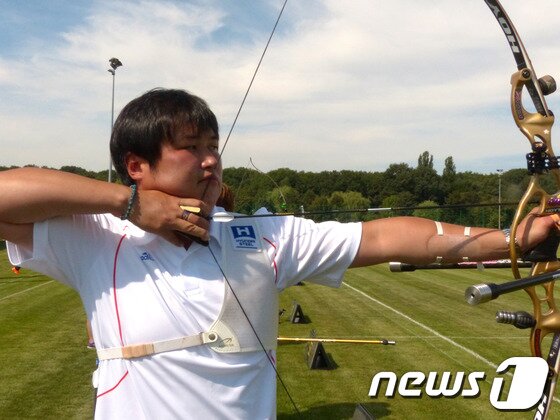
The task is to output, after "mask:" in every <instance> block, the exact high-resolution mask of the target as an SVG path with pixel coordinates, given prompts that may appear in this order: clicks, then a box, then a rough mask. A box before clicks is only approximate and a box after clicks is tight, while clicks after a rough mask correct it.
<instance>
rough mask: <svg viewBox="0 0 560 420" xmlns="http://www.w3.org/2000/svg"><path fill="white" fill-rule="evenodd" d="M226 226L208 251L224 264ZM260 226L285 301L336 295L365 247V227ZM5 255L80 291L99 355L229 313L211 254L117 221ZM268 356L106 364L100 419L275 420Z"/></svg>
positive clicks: (80, 220) (66, 225)
mask: <svg viewBox="0 0 560 420" xmlns="http://www.w3.org/2000/svg"><path fill="white" fill-rule="evenodd" d="M217 210H221V209H217ZM226 225H227V224H225V223H212V224H211V229H210V234H211V240H210V247H211V248H212V251H213V252H214V254H215V255H216V256H217V258H218V261H220V259H219V258H220V256H221V248H220V247H221V244H222V243H223V241H222V238H223V235H224V234H225V226H226ZM259 226H260V232H261V234H262V236H263V238H262V239H263V241H262V243H263V244H264V248H265V251H266V252H267V253H268V256H269V257H270V261H271V276H270V278H271V281H274V282H275V283H276V287H277V288H278V289H279V290H282V289H284V288H286V287H288V286H291V285H294V284H296V283H298V282H300V281H304V280H305V281H311V282H316V283H320V284H324V285H327V286H333V287H338V286H339V285H340V283H341V281H342V277H343V274H344V271H345V270H346V268H347V267H348V266H349V265H350V263H351V262H352V260H353V259H354V256H355V255H356V252H357V250H358V246H359V242H360V238H361V224H360V223H349V224H340V223H336V222H325V223H318V224H316V223H314V222H312V221H310V220H307V219H301V218H294V217H268V218H261V219H259ZM8 255H9V258H10V261H11V263H12V264H14V265H19V266H22V267H26V268H29V269H32V270H35V271H38V272H41V273H44V274H46V275H48V276H50V277H53V278H55V279H57V280H59V281H60V282H62V283H64V284H67V285H69V286H70V287H72V288H74V289H76V290H77V291H78V293H79V294H80V296H81V298H82V301H83V304H84V307H85V310H86V314H87V317H88V319H89V320H90V321H91V324H92V328H93V335H94V339H95V343H96V345H98V346H99V347H100V348H110V347H119V346H122V345H123V344H124V345H130V344H138V343H147V342H153V341H160V340H168V339H171V338H176V337H181V336H188V335H194V334H197V333H199V332H201V331H206V330H207V329H208V328H209V327H210V325H211V324H212V323H213V322H214V321H215V320H216V318H217V317H218V314H219V312H220V309H221V307H222V302H223V297H224V279H223V275H222V273H221V271H220V268H219V267H218V265H217V264H216V261H215V260H214V258H213V256H212V254H211V253H210V251H209V250H208V248H206V247H203V246H200V245H198V244H193V245H191V247H190V248H189V249H188V250H185V249H184V248H182V247H176V246H174V245H172V244H170V243H169V242H167V241H165V240H164V239H162V238H161V237H159V236H157V235H154V234H151V233H147V232H144V231H142V230H141V229H139V228H138V227H136V226H134V225H133V224H131V223H129V222H127V221H121V220H120V219H118V218H116V217H114V216H112V215H107V214H103V215H74V216H70V217H61V218H55V219H50V220H47V221H45V222H41V223H36V224H35V226H34V248H33V252H32V253H31V252H28V251H26V250H25V249H23V248H21V247H18V246H16V245H14V244H11V243H8ZM117 260H118V263H117ZM270 353H271V354H268V355H267V354H265V353H264V352H263V351H255V352H248V353H235V354H222V353H216V352H214V351H213V350H211V349H210V348H208V347H206V346H198V347H191V348H188V349H183V350H178V351H172V352H167V353H161V354H156V355H153V356H149V357H143V358H139V359H132V360H122V359H116V360H106V361H103V362H101V363H100V366H99V386H98V397H97V405H96V413H95V417H96V418H98V419H107V418H115V419H117V418H118V419H127V418H134V419H135V420H140V419H153V418H156V417H157V418H165V419H179V418H180V419H189V418H193V419H195V418H196V419H199V418H204V419H251V420H252V419H269V418H270V419H272V418H275V417H276V377H275V372H274V369H273V368H272V366H271V364H270V361H269V360H268V359H269V357H270V358H271V359H272V360H275V354H274V352H270Z"/></svg>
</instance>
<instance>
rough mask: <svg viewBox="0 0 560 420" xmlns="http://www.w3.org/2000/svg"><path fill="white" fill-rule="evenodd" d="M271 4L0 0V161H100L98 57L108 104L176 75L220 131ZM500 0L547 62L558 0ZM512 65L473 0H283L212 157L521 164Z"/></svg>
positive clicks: (324, 166)
mask: <svg viewBox="0 0 560 420" xmlns="http://www.w3.org/2000/svg"><path fill="white" fill-rule="evenodd" d="M282 4H283V0H258V1H257V0H253V1H250V0H221V1H219V0H199V1H196V0H189V1H159V0H149V1H95V0H94V1H83V0H49V1H43V0H26V1H15V0H0V10H1V12H0V97H1V98H2V100H1V101H0V145H1V148H0V150H1V153H0V166H10V165H18V166H22V165H26V164H35V165H39V166H50V167H55V168H59V167H61V166H63V165H76V166H81V167H83V168H85V169H88V170H94V171H100V170H104V169H107V168H108V165H109V151H108V142H109V135H110V127H111V105H112V98H113V97H112V82H113V79H112V76H111V74H110V73H109V72H108V71H107V70H108V69H109V61H108V60H109V59H110V58H112V57H117V58H119V59H120V60H121V62H122V63H123V66H122V67H120V68H118V69H117V71H116V75H115V94H114V112H115V114H114V115H115V118H116V116H117V114H118V112H119V111H120V110H121V109H122V107H123V106H124V105H125V104H126V103H127V102H128V101H130V100H131V99H133V98H135V97H137V96H139V95H141V94H142V93H144V92H146V91H147V90H150V89H152V88H154V87H165V88H180V89H185V90H188V91H189V92H192V93H194V94H196V95H198V96H200V97H202V98H204V99H205V100H206V101H207V102H208V103H209V104H210V106H211V108H212V109H213V110H214V112H215V113H216V115H217V117H218V121H219V123H220V135H221V138H222V142H223V140H225V138H226V136H227V134H228V132H229V131H230V128H231V126H232V123H233V120H234V118H235V115H236V113H237V111H238V109H239V107H240V104H241V101H242V99H243V96H244V94H245V91H246V90H247V87H248V85H249V82H250V81H251V78H252V76H253V73H254V70H255V68H256V66H257V63H258V60H259V58H260V56H261V54H262V52H263V49H264V47H265V45H266V41H267V39H268V37H269V36H270V32H271V30H272V27H273V25H274V22H275V21H276V18H277V16H278V13H279V11H280V9H281V7H282ZM502 4H503V5H504V7H505V9H506V11H507V12H508V14H509V16H510V18H511V20H512V21H513V23H514V24H515V26H516V28H517V31H518V33H519V34H520V36H521V38H522V40H523V42H524V44H525V47H526V49H527V52H528V53H529V56H530V58H531V60H532V63H533V65H534V67H535V70H536V72H537V74H538V75H539V76H542V75H544V74H551V75H552V76H555V75H556V76H558V77H560V76H559V75H558V74H559V73H560V25H558V20H559V18H560V2H558V0H540V1H539V2H538V3H533V2H527V1H521V0H502ZM515 71H516V66H515V62H514V59H513V55H512V53H511V50H510V49H509V46H508V44H507V42H506V38H505V36H504V34H503V32H502V30H501V29H500V27H499V25H498V23H497V21H496V20H495V18H494V17H493V15H492V13H491V11H490V9H489V8H488V7H487V5H486V4H485V2H484V1H483V0H469V1H464V0H421V1H418V0H394V1H386V0H384V1H381V0H345V1H340V0H289V1H288V3H287V5H286V8H285V10H284V13H283V15H282V17H281V20H280V23H279V26H278V29H277V31H276V33H275V35H274V37H273V39H272V41H271V44H270V46H269V49H268V51H267V53H266V55H265V57H264V60H263V63H262V65H261V68H260V70H259V72H258V73H257V75H256V78H255V80H254V83H253V86H252V88H251V90H250V91H249V95H248V97H247V100H246V102H245V105H244V107H243V108H242V110H241V113H240V115H239V119H238V121H237V123H236V126H235V127H234V130H233V132H232V134H231V138H230V140H229V142H228V145H227V147H226V149H225V151H224V153H223V162H224V166H225V167H247V166H249V159H252V161H253V162H254V164H255V165H256V166H257V167H258V168H259V169H260V170H262V171H270V170H273V169H276V168H291V169H294V170H298V171H323V170H343V169H349V170H360V171H362V170H363V171H383V170H385V169H386V168H387V167H388V166H389V165H390V164H391V163H400V162H405V163H408V164H409V165H411V166H413V167H414V166H416V163H417V159H418V156H419V155H420V154H421V153H423V152H424V151H429V152H430V153H431V154H432V155H433V157H434V165H435V167H436V169H438V171H441V168H442V167H443V164H444V160H445V159H446V158H447V157H448V156H452V157H453V160H454V162H455V165H456V167H457V170H458V171H474V172H480V173H492V172H496V170H497V169H503V170H508V169H512V168H520V167H524V166H525V158H524V156H525V154H526V153H527V152H529V151H530V147H529V142H528V140H527V139H526V138H525V137H524V136H523V135H522V134H521V132H520V131H519V130H518V128H517V127H516V126H515V123H514V121H513V119H512V117H511V111H510V104H509V96H510V77H511V74H512V73H513V72H515ZM559 95H560V94H558V93H556V94H553V95H551V96H550V97H547V101H548V106H549V108H550V109H552V110H553V111H554V110H555V109H558V108H559V106H558V105H559V101H560V99H559V98H560V96H559ZM527 108H528V109H531V108H530V106H529V104H527ZM554 138H555V133H554V130H553V134H552V139H553V144H554ZM557 148H558V147H557ZM559 154H560V152H559Z"/></svg>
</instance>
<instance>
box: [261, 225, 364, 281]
mask: <svg viewBox="0 0 560 420" xmlns="http://www.w3.org/2000/svg"><path fill="white" fill-rule="evenodd" d="M264 224H265V228H264V229H263V235H264V239H265V241H266V242H268V244H269V247H270V248H269V253H270V255H271V259H272V260H273V261H274V265H275V268H276V271H277V285H278V287H279V288H281V289H283V288H285V287H288V286H291V285H294V284H297V283H299V282H300V281H309V282H314V283H319V284H323V285H325V286H332V287H339V286H340V284H341V282H342V279H343V276H344V272H345V271H346V270H347V269H348V267H349V266H350V264H351V263H352V261H353V260H354V258H355V256H356V254H357V252H358V248H359V246H360V240H361V237H362V224H361V223H339V222H323V223H315V222H313V221H312V220H309V219H304V218H298V217H271V218H268V219H267V220H266V221H265V222H264ZM267 235H268V236H267Z"/></svg>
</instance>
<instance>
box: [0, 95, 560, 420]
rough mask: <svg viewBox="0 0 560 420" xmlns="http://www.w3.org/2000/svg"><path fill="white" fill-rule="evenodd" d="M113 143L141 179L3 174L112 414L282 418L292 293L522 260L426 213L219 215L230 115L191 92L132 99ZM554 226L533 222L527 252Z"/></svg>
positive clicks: (123, 167)
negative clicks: (368, 269) (77, 305)
mask: <svg viewBox="0 0 560 420" xmlns="http://www.w3.org/2000/svg"><path fill="white" fill-rule="evenodd" d="M111 153H112V157H113V161H114V163H115V167H116V169H117V171H118V173H119V176H120V177H121V179H122V180H123V182H124V184H125V185H117V184H108V183H104V182H100V181H95V180H91V179H87V178H83V177H80V176H77V175H73V174H68V173H63V172H58V171H51V170H43V169H37V168H23V169H16V170H12V171H6V172H2V173H0V194H1V196H2V198H3V199H2V200H1V201H0V237H2V238H5V239H7V240H8V241H9V242H8V253H9V256H10V259H11V262H12V263H13V264H17V265H21V266H23V267H26V268H30V269H33V270H37V271H40V272H43V273H45V274H47V275H49V276H51V277H53V278H56V279H58V280H59V281H61V282H62V283H65V284H67V285H69V286H71V287H73V288H75V289H76V290H77V291H78V293H79V294H80V296H81V298H82V300H83V303H84V307H85V310H86V313H87V316H88V319H89V320H90V321H91V324H92V328H93V335H94V339H95V344H96V346H97V351H98V356H99V359H100V364H99V370H98V386H97V389H98V395H97V404H96V418H132V417H134V418H136V419H140V418H155V417H156V416H157V417H159V418H216V419H222V418H236V419H265V418H274V417H275V414H276V387H275V384H276V377H275V371H274V368H273V364H274V361H275V353H274V352H275V347H276V337H277V326H278V320H277V316H278V307H277V294H278V292H279V291H281V290H282V289H284V288H286V287H288V286H291V285H294V284H297V283H298V282H300V281H302V280H305V281H313V282H316V283H320V284H324V285H329V286H333V287H337V286H339V285H340V283H341V281H342V277H343V274H344V272H345V270H346V269H347V268H348V267H356V266H364V265H370V264H377V263H381V262H386V261H395V260H397V261H405V262H410V263H429V262H434V261H436V260H442V261H444V262H455V261H461V260H463V258H466V257H468V258H469V259H470V260H472V261H477V260H487V259H493V258H505V257H507V254H508V246H507V243H506V237H505V235H504V233H503V232H502V231H498V230H492V229H482V228H472V229H466V228H464V227H462V226H456V225H449V224H445V223H441V224H440V223H435V222H433V221H430V220H426V219H418V218H411V217H398V218H392V219H381V220H376V221H372V222H367V223H363V224H361V223H347V224H341V223H336V222H326V223H320V224H316V223H314V222H312V221H310V220H306V219H301V218H294V217H269V218H254V219H251V218H249V219H234V220H232V221H230V222H227V223H217V222H213V221H212V222H209V220H211V216H212V214H214V212H215V211H216V210H215V209H214V205H215V203H216V201H217V200H218V198H219V196H220V192H221V186H222V183H221V181H222V167H221V162H220V157H219V154H218V124H217V121H216V118H215V116H214V114H213V113H212V112H211V111H210V109H209V108H208V106H207V105H206V103H205V102H204V101H203V100H201V99H200V98H197V97H196V96H193V95H191V94H189V93H187V92H184V91H179V90H164V89H157V90H153V91H150V92H147V93H146V94H144V95H142V96H141V97H139V98H137V99H135V100H133V101H132V102H130V103H129V104H128V105H127V106H126V107H125V108H124V109H123V111H122V112H121V114H120V115H119V117H118V119H117V121H116V122H115V127H114V130H113V134H112V137H111ZM220 210H222V209H220ZM209 216H210V217H209ZM554 229H556V226H555V223H554V220H553V219H552V218H551V217H538V218H536V217H534V216H529V217H528V218H527V219H526V220H525V221H524V222H523V223H522V225H521V226H520V228H519V234H518V237H517V241H518V243H519V246H520V247H521V249H523V250H527V249H530V248H532V247H534V246H535V245H536V244H538V243H539V242H540V241H542V240H543V239H544V238H545V237H546V236H547V235H548V232H549V231H551V230H554ZM189 238H190V239H189ZM205 244H207V246H205ZM240 305H241V306H242V309H241V308H240ZM247 318H248V319H249V320H250V324H249V322H248V321H247Z"/></svg>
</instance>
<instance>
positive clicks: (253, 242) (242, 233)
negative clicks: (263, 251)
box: [230, 225, 259, 249]
mask: <svg viewBox="0 0 560 420" xmlns="http://www.w3.org/2000/svg"><path fill="white" fill-rule="evenodd" d="M230 228H231V233H232V235H233V247H234V248H235V249H259V246H258V243H257V235H256V234H255V228H254V227H253V226H251V225H248V226H230Z"/></svg>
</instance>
